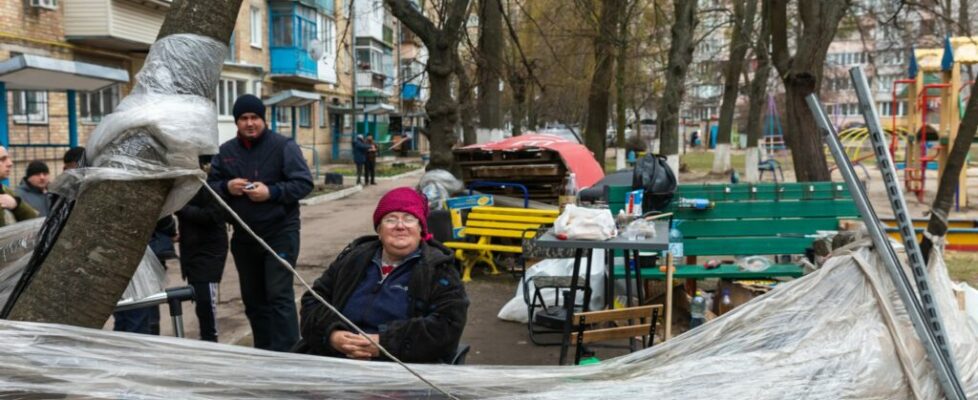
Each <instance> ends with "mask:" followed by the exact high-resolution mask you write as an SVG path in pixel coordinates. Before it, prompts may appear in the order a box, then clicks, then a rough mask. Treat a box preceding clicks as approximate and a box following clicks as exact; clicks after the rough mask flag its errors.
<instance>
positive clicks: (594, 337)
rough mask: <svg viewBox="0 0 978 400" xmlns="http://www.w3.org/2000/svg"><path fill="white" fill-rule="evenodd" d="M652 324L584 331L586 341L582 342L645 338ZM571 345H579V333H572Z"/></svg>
mask: <svg viewBox="0 0 978 400" xmlns="http://www.w3.org/2000/svg"><path fill="white" fill-rule="evenodd" d="M651 328H652V324H639V325H629V326H619V327H615V328H604V329H593V330H589V331H584V339H582V340H581V342H583V343H585V344H587V343H594V342H601V341H605V340H613V339H628V338H632V337H635V336H645V335H648V334H649V329H651ZM570 342H571V343H577V332H571V338H570Z"/></svg>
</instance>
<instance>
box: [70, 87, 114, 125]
mask: <svg viewBox="0 0 978 400" xmlns="http://www.w3.org/2000/svg"><path fill="white" fill-rule="evenodd" d="M117 105H119V86H117V85H113V86H112V87H108V88H105V89H102V90H99V91H97V92H82V93H79V94H78V110H79V114H78V116H79V117H80V118H81V120H82V121H85V122H99V121H101V120H102V117H104V116H106V115H109V113H111V112H112V111H113V110H115V107H116V106H117Z"/></svg>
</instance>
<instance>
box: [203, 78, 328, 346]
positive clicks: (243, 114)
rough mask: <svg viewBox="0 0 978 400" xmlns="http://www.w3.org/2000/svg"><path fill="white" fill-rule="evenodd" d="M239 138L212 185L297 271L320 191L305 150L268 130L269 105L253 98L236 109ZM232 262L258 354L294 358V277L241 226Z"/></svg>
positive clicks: (223, 153) (224, 150)
mask: <svg viewBox="0 0 978 400" xmlns="http://www.w3.org/2000/svg"><path fill="white" fill-rule="evenodd" d="M232 114H233V115H234V121H235V125H237V128H238V135H237V137H235V138H233V139H231V140H228V141H227V142H224V144H222V145H221V148H220V150H219V152H218V154H217V156H215V157H214V158H213V160H211V172H210V174H209V175H208V178H207V183H208V184H209V185H211V188H213V189H214V191H215V192H217V193H219V194H220V195H221V197H222V198H223V199H224V201H226V202H227V203H228V205H230V206H231V209H233V210H234V212H235V213H237V214H238V215H239V216H240V217H241V219H242V220H243V221H244V223H245V224H247V225H248V226H249V227H250V228H251V229H252V230H253V231H254V232H255V234H257V235H258V236H259V237H260V238H261V239H262V240H263V241H265V242H266V243H267V244H268V245H269V246H270V247H271V248H272V249H273V250H274V251H275V253H276V254H277V255H278V256H279V257H281V258H282V259H285V260H286V261H287V262H288V263H289V264H290V265H292V266H295V262H296V260H297V259H298V257H299V228H300V226H301V222H300V220H299V200H300V199H302V198H304V197H306V196H307V195H309V192H311V191H312V186H313V184H312V173H310V172H309V166H308V164H307V163H306V160H305V158H303V156H302V151H301V150H300V149H299V145H298V144H296V143H295V141H294V140H292V139H291V138H287V137H285V136H282V135H279V134H278V133H275V132H274V131H272V130H270V129H268V128H267V126H266V125H265V105H264V104H263V103H262V101H261V99H259V98H257V97H255V96H253V95H250V94H246V95H243V96H241V97H239V98H238V99H237V100H236V101H235V102H234V107H233V108H232ZM231 255H232V256H234V265H235V267H236V268H237V269H238V277H239V279H240V284H241V300H242V301H243V302H244V305H245V314H246V315H247V316H248V322H249V323H250V324H251V331H252V334H253V336H254V344H255V347H257V348H259V349H266V350H274V351H289V350H291V349H292V346H294V345H295V343H296V342H297V341H298V340H299V317H298V315H297V314H296V307H295V291H294V290H293V289H292V284H293V282H294V278H293V276H292V272H291V271H289V270H288V269H286V268H285V267H283V266H282V265H281V264H280V263H279V259H278V258H276V257H275V254H269V253H268V252H267V251H265V249H264V248H263V247H262V246H261V245H259V244H258V241H257V240H256V239H254V238H253V237H252V236H251V235H250V234H249V233H248V232H247V231H245V230H244V229H243V228H242V227H240V226H237V225H235V226H234V235H233V237H232V238H231Z"/></svg>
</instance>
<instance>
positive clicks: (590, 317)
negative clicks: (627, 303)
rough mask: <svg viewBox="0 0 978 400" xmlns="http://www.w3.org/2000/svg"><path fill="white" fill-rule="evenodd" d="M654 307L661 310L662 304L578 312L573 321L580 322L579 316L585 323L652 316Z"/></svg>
mask: <svg viewBox="0 0 978 400" xmlns="http://www.w3.org/2000/svg"><path fill="white" fill-rule="evenodd" d="M655 309H659V310H662V304H653V305H648V306H637V307H627V308H616V309H613V310H600V311H588V312H580V313H575V314H574V323H580V321H581V317H584V324H586V325H587V324H596V323H599V322H608V321H621V320H626V319H639V318H652V310H655Z"/></svg>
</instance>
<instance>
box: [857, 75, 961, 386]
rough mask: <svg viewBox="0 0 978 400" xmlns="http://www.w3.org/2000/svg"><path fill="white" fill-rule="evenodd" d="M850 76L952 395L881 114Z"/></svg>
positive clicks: (946, 355) (946, 353)
mask: <svg viewBox="0 0 978 400" xmlns="http://www.w3.org/2000/svg"><path fill="white" fill-rule="evenodd" d="M849 74H850V76H851V77H852V83H853V86H854V87H855V89H856V97H857V98H858V99H859V109H860V111H861V112H862V114H863V119H864V120H865V121H866V127H867V128H868V130H869V137H870V140H871V141H872V144H873V150H874V152H875V153H876V162H877V164H879V167H880V172H881V173H882V174H883V182H884V184H885V185H886V194H887V196H888V197H889V200H890V206H891V207H892V208H893V215H894V216H895V217H896V220H897V223H898V225H899V228H900V236H901V237H902V238H903V246H904V249H905V251H906V253H907V260H908V261H909V263H910V270H911V271H912V272H913V277H914V279H915V280H916V282H915V283H916V286H917V293H918V294H919V296H920V300H921V303H922V306H923V311H924V315H925V316H927V322H928V327H929V328H930V331H931V333H932V335H933V337H934V342H935V344H936V345H937V347H938V349H939V350H940V352H941V353H942V355H943V359H944V362H945V363H946V364H947V365H946V366H945V367H944V369H940V368H938V373H939V374H941V373H943V374H946V375H947V376H942V377H941V378H942V380H947V381H948V383H951V382H953V383H954V384H955V386H957V388H950V387H948V386H949V385H943V386H944V391H945V392H946V393H951V392H952V391H954V389H957V390H961V388H960V383H959V381H958V379H957V373H956V371H957V368H955V365H954V357H952V356H951V353H950V350H949V348H948V346H949V342H950V341H949V340H948V339H947V335H946V333H945V331H944V324H943V322H942V321H943V318H941V314H940V310H939V309H938V307H937V305H936V304H935V301H934V296H933V294H932V293H931V291H930V288H931V287H932V286H931V285H930V279H929V277H928V273H927V266H926V265H925V264H924V257H923V252H921V251H920V245H919V244H918V243H917V235H916V234H915V232H914V227H913V223H912V222H911V221H910V214H909V213H908V211H907V202H906V200H905V199H904V198H903V192H902V191H901V190H900V186H899V184H898V180H897V174H896V170H895V169H894V167H893V160H892V159H891V158H890V152H889V149H888V148H887V144H886V141H885V140H884V139H883V128H882V126H880V122H879V114H878V113H877V112H876V108H875V107H874V105H873V101H872V95H871V94H870V93H871V92H870V89H869V83H868V81H867V80H866V75H865V74H864V73H863V70H862V68H860V67H853V68H851V69H849ZM942 383H943V382H942ZM960 394H961V395H962V396H963V395H964V392H963V390H962V391H961V393H960ZM949 397H951V396H949Z"/></svg>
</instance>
